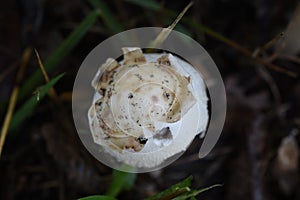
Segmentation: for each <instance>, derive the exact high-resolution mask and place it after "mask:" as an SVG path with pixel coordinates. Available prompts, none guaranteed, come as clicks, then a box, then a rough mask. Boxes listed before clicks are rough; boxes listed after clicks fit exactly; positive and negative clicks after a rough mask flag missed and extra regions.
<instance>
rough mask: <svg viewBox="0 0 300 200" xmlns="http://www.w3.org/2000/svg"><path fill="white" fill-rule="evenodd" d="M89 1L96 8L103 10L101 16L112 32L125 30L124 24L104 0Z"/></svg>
mask: <svg viewBox="0 0 300 200" xmlns="http://www.w3.org/2000/svg"><path fill="white" fill-rule="evenodd" d="M88 2H89V3H90V4H91V5H92V6H93V7H94V8H95V9H99V10H100V11H101V18H102V19H103V21H104V23H105V25H106V26H107V27H108V28H109V29H110V31H111V32H112V33H119V32H122V31H123V30H124V28H123V27H122V25H121V24H120V23H119V22H118V20H117V18H116V17H115V16H116V15H115V14H113V12H111V10H110V9H109V7H108V6H107V5H106V4H105V3H104V2H103V1H102V0H88Z"/></svg>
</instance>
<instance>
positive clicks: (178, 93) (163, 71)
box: [88, 48, 208, 168]
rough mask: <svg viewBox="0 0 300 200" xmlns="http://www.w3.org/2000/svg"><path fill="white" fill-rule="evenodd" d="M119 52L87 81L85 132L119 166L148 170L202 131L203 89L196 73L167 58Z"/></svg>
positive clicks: (204, 122)
mask: <svg viewBox="0 0 300 200" xmlns="http://www.w3.org/2000/svg"><path fill="white" fill-rule="evenodd" d="M123 53H124V60H123V61H122V62H120V63H118V62H117V61H116V60H114V59H112V58H109V59H107V61H106V62H105V63H104V64H103V65H102V66H101V67H100V69H99V70H98V72H97V74H96V76H95V78H94V80H93V81H92V86H93V87H94V88H95V95H94V99H93V103H92V106H91V107H90V109H89V115H88V116H89V124H90V129H91V132H92V135H93V139H94V141H95V142H96V143H97V144H99V145H101V146H102V147H103V149H104V150H105V151H106V152H107V153H109V154H110V155H111V156H113V157H114V158H116V159H117V160H118V161H119V162H121V163H125V164H127V165H130V166H132V167H138V168H153V167H156V166H158V165H161V164H163V162H164V161H166V159H168V158H170V157H171V156H174V155H176V154H178V153H180V152H183V151H185V150H186V148H187V147H188V146H189V144H190V143H191V142H192V140H193V139H194V137H195V136H196V135H197V134H199V133H200V132H203V131H205V129H206V126H207V122H208V111H207V96H206V90H205V85H204V82H203V80H202V77H201V75H200V74H199V73H198V71H196V70H195V69H194V68H193V67H192V66H191V65H190V64H189V63H187V62H185V61H183V60H182V59H179V58H178V57H175V56H173V55H172V54H143V53H142V51H141V49H139V48H123Z"/></svg>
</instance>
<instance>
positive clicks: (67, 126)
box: [35, 49, 73, 134]
mask: <svg viewBox="0 0 300 200" xmlns="http://www.w3.org/2000/svg"><path fill="white" fill-rule="evenodd" d="M35 54H36V57H37V59H38V62H39V66H40V68H41V71H42V73H43V76H44V79H45V81H46V83H48V82H49V81H50V78H49V76H48V74H47V72H46V70H45V67H44V64H43V62H42V60H41V58H40V55H39V53H38V51H37V50H36V49H35ZM48 94H49V96H50V98H51V99H52V100H53V101H54V103H55V104H56V105H57V106H58V108H59V110H60V111H61V112H59V113H58V119H59V121H60V122H61V124H62V127H63V128H64V130H65V131H67V132H68V133H70V134H71V133H72V132H73V128H72V123H71V122H70V120H68V119H69V118H68V114H67V112H66V110H65V108H64V107H63V104H62V102H61V100H60V98H59V96H58V95H57V93H56V91H55V90H54V88H53V87H51V88H50V90H49V93H48Z"/></svg>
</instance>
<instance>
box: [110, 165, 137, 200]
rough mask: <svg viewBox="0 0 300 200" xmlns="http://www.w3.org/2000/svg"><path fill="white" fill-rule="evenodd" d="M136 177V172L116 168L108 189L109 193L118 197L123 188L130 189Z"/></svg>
mask: <svg viewBox="0 0 300 200" xmlns="http://www.w3.org/2000/svg"><path fill="white" fill-rule="evenodd" d="M135 179H136V174H134V173H126V172H121V171H117V170H114V171H113V180H112V182H111V184H110V186H109V188H108V190H107V195H109V196H113V197H116V196H118V194H119V193H120V192H121V191H123V190H130V189H131V188H132V186H133V184H134V181H135Z"/></svg>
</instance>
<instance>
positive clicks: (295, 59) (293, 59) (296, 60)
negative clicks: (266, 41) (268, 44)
mask: <svg viewBox="0 0 300 200" xmlns="http://www.w3.org/2000/svg"><path fill="white" fill-rule="evenodd" d="M278 57H279V58H281V59H285V60H288V61H291V62H294V63H296V64H300V58H299V57H297V56H292V55H286V54H279V55H278Z"/></svg>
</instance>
